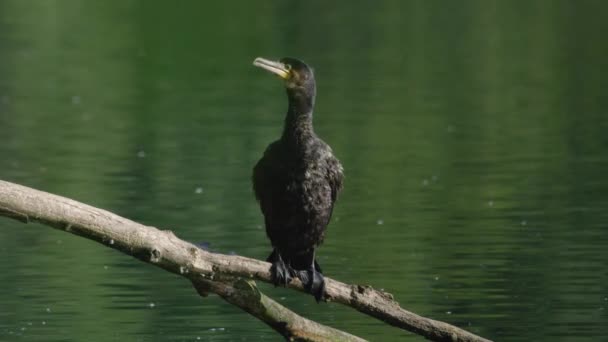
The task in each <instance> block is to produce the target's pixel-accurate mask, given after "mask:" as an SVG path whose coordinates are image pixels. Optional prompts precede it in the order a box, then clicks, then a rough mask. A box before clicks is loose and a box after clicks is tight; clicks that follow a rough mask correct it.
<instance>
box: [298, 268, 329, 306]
mask: <svg viewBox="0 0 608 342" xmlns="http://www.w3.org/2000/svg"><path fill="white" fill-rule="evenodd" d="M297 277H298V278H299V279H300V281H301V282H302V285H304V289H305V290H306V291H308V293H310V294H312V295H313V296H314V297H315V300H316V301H317V303H319V302H320V301H325V278H323V275H322V274H321V273H320V272H317V271H315V270H314V269H308V270H303V271H299V272H298V274H297Z"/></svg>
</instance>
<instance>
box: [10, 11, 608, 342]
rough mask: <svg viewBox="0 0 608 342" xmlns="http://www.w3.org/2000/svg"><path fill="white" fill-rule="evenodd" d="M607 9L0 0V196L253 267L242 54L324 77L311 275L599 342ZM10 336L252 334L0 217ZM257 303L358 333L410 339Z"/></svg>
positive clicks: (272, 119) (369, 323)
mask: <svg viewBox="0 0 608 342" xmlns="http://www.w3.org/2000/svg"><path fill="white" fill-rule="evenodd" d="M607 11H608V2H604V1H527V2H524V1H482V0H478V1H460V2H449V1H361V2H355V1H336V2H325V1H306V2H304V1H265V2H255V3H254V2H253V1H251V2H245V1H242V2H225V3H224V4H218V3H211V2H204V1H198V2H195V1H189V2H175V3H174V4H169V2H161V1H143V0H142V1H88V2H83V1H72V0H66V1H52V0H49V1H43V0H39V1H19V0H1V1H0V139H1V140H0V179H3V180H8V181H13V182H17V183H20V184H24V185H28V186H31V187H34V188H38V189H42V190H45V191H49V192H53V193H57V194H60V195H64V196H67V197H71V198H74V199H76V200H80V201H82V202H85V203H88V204H91V205H94V206H98V207H101V208H105V209H108V210H111V211H114V212H116V213H117V214H120V215H123V216H126V217H129V218H131V219H134V220H137V221H140V222H143V223H145V224H149V225H154V226H157V227H162V228H168V229H172V230H173V231H175V233H176V234H177V235H178V236H179V237H181V238H184V239H187V240H190V241H209V242H210V243H211V244H212V248H214V249H215V250H218V251H221V252H224V253H228V252H235V253H237V254H241V255H245V256H249V257H255V258H265V257H266V256H267V254H268V253H269V251H270V246H269V243H268V241H267V240H266V237H265V233H264V229H263V227H262V218H261V215H260V212H259V209H258V206H257V204H256V202H255V200H254V198H253V195H252V191H251V185H250V174H251V167H252V166H253V165H254V163H255V162H256V161H257V159H258V158H259V157H260V156H261V153H262V151H263V149H264V148H265V146H266V145H267V144H268V143H269V142H270V141H272V140H273V139H275V138H276V137H277V136H278V135H279V134H280V130H281V125H282V122H283V113H284V112H285V107H286V103H285V102H286V100H285V98H284V91H283V90H282V86H281V84H280V81H278V80H277V79H275V78H273V77H271V76H269V75H268V74H266V73H264V72H263V71H261V70H259V69H256V68H254V67H252V66H251V62H252V60H253V59H254V58H255V57H257V56H265V57H271V58H278V57H281V56H283V55H291V56H297V57H301V58H302V59H304V60H305V61H307V62H309V63H310V64H311V65H313V66H314V67H315V70H316V74H317V80H318V91H319V95H318V98H317V110H316V116H315V124H316V130H317V132H318V134H319V135H320V136H322V137H323V138H324V139H325V140H326V141H327V142H328V143H329V144H330V145H332V147H333V149H334V151H335V153H336V155H337V156H338V157H339V158H340V159H341V161H342V163H343V165H344V167H345V172H346V183H345V190H344V192H343V194H342V196H341V197H340V199H339V203H338V205H337V208H336V211H335V216H334V220H333V222H332V223H331V225H330V227H329V231H328V236H327V240H326V243H325V244H324V245H323V246H322V247H321V249H320V250H319V262H320V263H321V265H322V266H323V269H324V271H325V273H326V274H327V275H328V276H330V277H332V278H336V279H339V280H342V281H345V282H353V283H362V284H371V285H373V286H375V287H378V288H384V289H386V290H387V291H389V292H391V293H393V294H394V295H395V297H396V298H397V299H398V300H399V302H400V303H401V304H402V305H403V306H404V307H406V308H408V309H409V310H412V311H414V312H417V313H419V314H422V315H425V316H428V317H432V318H435V319H439V320H444V321H447V322H449V323H452V324H456V325H458V326H461V327H463V328H466V329H468V330H470V331H472V332H475V333H478V334H480V335H483V336H485V337H488V338H492V339H495V340H497V341H600V340H605V339H606V336H608V285H607V284H608V272H607V269H608V252H606V246H607V244H608V237H607V229H608V211H607V210H606V209H607V207H608V178H607V176H606V175H607V174H608V154H607V153H606V152H605V150H606V149H607V148H608V135H607V134H606V131H607V130H608V113H607V112H606V109H605V108H607V107H608V97H607V94H608V40H607V39H606V33H607V32H608V16H607V15H606V13H608V12H607ZM0 259H1V260H2V262H0V284H1V286H0V341H196V340H199V339H200V340H204V341H265V340H280V339H279V337H278V336H277V335H276V334H275V333H274V332H273V331H271V330H270V329H269V328H268V327H267V326H265V325H264V324H262V323H260V322H258V321H257V320H255V319H254V318H252V317H250V316H248V315H247V314H245V313H243V312H241V311H240V310H238V309H236V308H234V307H232V306H230V305H228V304H226V303H224V302H223V301H221V300H220V299H218V298H217V297H214V296H212V297H209V298H205V299H201V298H199V297H198V296H197V295H196V294H195V292H194V290H193V289H192V288H191V286H190V285H189V284H188V282H187V281H185V280H183V279H181V278H179V277H177V276H175V275H171V274H168V273H166V272H163V271H161V270H158V269H156V268H154V267H151V266H149V265H145V264H142V263H140V262H138V261H136V260H134V259H132V258H130V257H126V256H124V255H122V254H120V253H118V252H115V251H113V250H111V249H108V248H105V247H103V246H100V245H97V244H95V243H92V242H89V241H86V240H83V239H81V238H78V237H75V236H71V235H68V234H65V233H63V232H59V231H55V230H52V229H49V228H47V227H44V226H41V225H37V224H31V225H22V224H20V223H18V222H16V221H11V220H8V219H1V218H0ZM261 286H262V288H263V290H264V291H265V292H267V293H268V294H269V295H271V296H272V297H274V298H276V299H277V300H278V301H279V302H281V303H283V304H285V305H287V306H288V307H290V308H292V309H294V310H295V311H296V312H298V313H300V314H302V315H304V316H306V317H310V318H312V319H314V320H317V321H319V322H321V323H324V324H327V325H330V326H333V327H336V328H339V329H344V330H347V331H349V332H351V333H354V334H357V335H359V336H361V337H364V338H367V339H370V340H374V341H392V340H406V341H418V340H421V339H420V338H418V337H416V336H415V335H412V334H409V333H406V332H402V331H400V330H398V329H396V328H392V327H390V326H387V325H384V324H382V323H380V322H378V321H376V320H374V319H371V318H368V317H366V316H363V315H361V314H359V313H358V312H356V311H354V310H352V309H350V308H347V307H343V306H340V305H337V304H332V303H330V304H321V305H317V304H315V303H314V300H313V299H312V298H311V297H309V296H305V295H303V294H300V293H296V292H293V291H288V290H284V289H274V288H272V287H271V286H267V285H265V284H263V285H261Z"/></svg>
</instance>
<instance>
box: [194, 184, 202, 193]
mask: <svg viewBox="0 0 608 342" xmlns="http://www.w3.org/2000/svg"><path fill="white" fill-rule="evenodd" d="M194 193H195V194H197V195H200V194H202V193H203V187H201V186H199V187H198V188H196V189H195V190H194Z"/></svg>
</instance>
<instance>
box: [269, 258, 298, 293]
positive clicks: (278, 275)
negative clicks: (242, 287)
mask: <svg viewBox="0 0 608 342" xmlns="http://www.w3.org/2000/svg"><path fill="white" fill-rule="evenodd" d="M267 261H269V262H271V263H272V267H270V274H271V276H272V283H273V284H274V286H285V287H286V286H287V284H289V283H290V282H291V279H292V278H293V274H294V271H293V269H292V268H291V266H289V265H288V264H286V263H285V261H283V258H282V257H281V254H280V253H279V252H278V251H277V250H276V249H275V250H274V251H272V254H270V256H269V257H268V259H267Z"/></svg>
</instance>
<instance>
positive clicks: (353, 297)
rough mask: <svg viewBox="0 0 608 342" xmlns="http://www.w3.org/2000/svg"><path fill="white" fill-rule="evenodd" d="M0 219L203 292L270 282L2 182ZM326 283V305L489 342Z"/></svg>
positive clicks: (385, 297) (237, 261)
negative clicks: (157, 271) (143, 265)
mask: <svg viewBox="0 0 608 342" xmlns="http://www.w3.org/2000/svg"><path fill="white" fill-rule="evenodd" d="M0 215H3V216H7V217H11V218H15V219H18V220H20V221H22V222H29V221H37V222H41V223H44V224H47V225H50V226H52V227H55V228H57V229H60V230H64V231H67V232H70V233H72V234H76V235H80V236H83V237H86V238H89V239H91V240H94V241H97V242H100V243H102V244H104V245H106V246H108V247H111V248H114V249H117V250H120V251H122V252H123V253H126V254H129V255H132V256H134V257H136V258H138V259H140V260H142V261H145V262H148V263H152V264H155V265H157V266H158V267H161V268H164V269H165V270H167V271H169V272H172V273H176V274H180V275H182V276H185V277H187V278H189V279H191V280H193V281H194V282H195V285H197V288H198V289H199V290H200V289H202V288H204V286H203V287H201V286H202V285H201V284H202V283H200V281H201V279H203V280H210V281H212V282H207V283H206V284H208V285H211V284H212V283H217V282H218V281H220V282H231V281H234V279H235V278H244V279H247V278H250V279H257V280H261V281H265V282H271V275H270V264H269V263H267V262H264V261H260V260H256V259H250V258H246V257H241V256H233V255H223V254H216V253H210V252H207V251H204V250H201V249H200V248H198V247H196V246H194V245H193V244H191V243H189V242H186V241H183V240H180V239H179V238H177V237H176V236H175V235H174V234H173V233H172V232H171V231H168V230H165V231H163V230H159V229H157V228H154V227H149V226H144V225H141V224H139V223H136V222H134V221H131V220H128V219H126V218H123V217H120V216H118V215H115V214H112V213H110V212H108V211H105V210H102V209H98V208H94V207H91V206H88V205H86V204H83V203H80V202H76V201H74V200H70V199H68V198H65V197H61V196H57V195H53V194H49V193H46V192H42V191H38V190H34V189H31V188H27V187H24V186H20V185H16V184H12V183H8V182H4V181H0ZM325 281H326V297H327V298H328V300H331V301H336V302H339V303H342V304H345V305H349V306H351V307H353V308H355V309H356V310H358V311H360V312H363V313H365V314H368V315H370V316H372V317H376V318H378V319H380V320H382V321H384V322H386V323H389V324H391V325H394V326H396V327H399V328H402V329H405V330H408V331H411V332H414V333H417V334H419V335H422V336H424V337H426V338H428V339H430V340H433V341H489V340H487V339H484V338H482V337H479V336H477V335H474V334H471V333H469V332H467V331H465V330H462V329H460V328H457V327H455V326H453V325H450V324H447V323H444V322H440V321H435V320H432V319H429V318H425V317H422V316H419V315H416V314H414V313H412V312H409V311H407V310H405V309H403V308H401V307H400V306H399V304H398V303H397V302H396V301H395V300H393V298H392V295H390V294H388V293H386V292H383V291H379V290H375V289H373V288H371V287H369V286H360V285H348V284H344V283H342V282H339V281H336V280H332V279H330V278H327V277H326V278H325ZM218 286H220V285H218ZM223 286H232V285H226V284H224V285H223ZM289 287H290V288H294V289H297V290H300V291H303V287H302V284H301V282H300V281H299V280H298V279H294V280H293V281H292V282H291V283H290V284H289ZM210 288H212V289H213V287H210ZM218 291H219V290H218ZM226 291H228V290H226ZM220 295H221V294H220ZM223 298H225V297H223ZM225 299H226V298H225ZM277 305H278V304H277Z"/></svg>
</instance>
